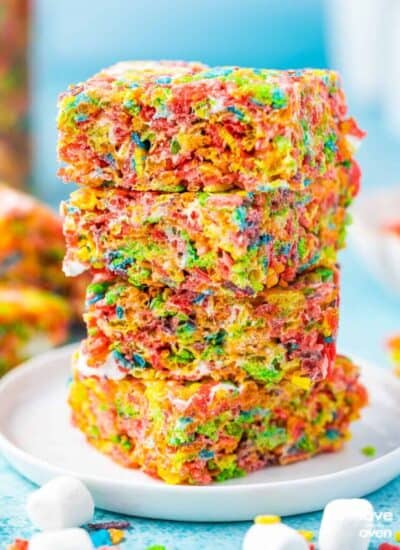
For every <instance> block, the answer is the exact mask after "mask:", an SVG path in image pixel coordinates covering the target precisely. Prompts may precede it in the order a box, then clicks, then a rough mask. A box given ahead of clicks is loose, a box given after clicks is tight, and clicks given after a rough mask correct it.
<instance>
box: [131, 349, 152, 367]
mask: <svg viewBox="0 0 400 550" xmlns="http://www.w3.org/2000/svg"><path fill="white" fill-rule="evenodd" d="M132 361H133V363H134V365H135V367H140V368H141V369H144V368H146V367H148V366H149V364H148V362H147V361H146V359H143V357H142V356H141V355H139V354H138V353H134V354H133V355H132Z"/></svg>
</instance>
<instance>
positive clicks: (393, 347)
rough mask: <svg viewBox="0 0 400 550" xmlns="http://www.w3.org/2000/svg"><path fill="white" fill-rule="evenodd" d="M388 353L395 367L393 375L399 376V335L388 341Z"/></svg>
mask: <svg viewBox="0 0 400 550" xmlns="http://www.w3.org/2000/svg"><path fill="white" fill-rule="evenodd" d="M388 348H389V353H390V356H391V358H392V361H393V363H394V367H395V373H396V374H397V375H398V376H400V334H398V335H397V336H393V337H392V338H390V340H389V341H388Z"/></svg>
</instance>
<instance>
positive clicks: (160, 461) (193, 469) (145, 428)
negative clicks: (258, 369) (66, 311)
mask: <svg viewBox="0 0 400 550" xmlns="http://www.w3.org/2000/svg"><path fill="white" fill-rule="evenodd" d="M366 401H367V397H366V392H365V389H364V388H363V386H362V385H361V384H360V383H359V381H358V369H357V367H355V366H354V365H353V364H352V363H351V362H350V361H349V360H348V359H346V358H344V357H338V358H337V360H336V365H335V368H334V369H333V370H332V371H331V373H330V374H329V375H328V377H327V379H326V380H325V381H323V382H321V383H319V384H318V385H316V386H315V387H314V388H312V389H310V390H306V389H301V388H299V387H297V386H295V385H293V384H291V383H285V384H280V385H279V387H277V388H274V390H273V391H270V390H268V389H267V388H266V387H265V386H262V385H257V384H256V383H255V382H252V381H247V382H243V383H241V384H234V383H232V382H225V383H223V382H222V383H221V382H214V381H204V382H200V383H196V382H193V383H179V382H176V381H157V382H156V381H151V382H142V381H139V380H136V379H133V378H131V379H125V380H120V381H116V380H106V379H104V378H103V379H99V378H96V377H84V376H82V375H80V374H79V373H75V376H74V381H73V382H72V385H71V387H70V398H69V402H70V406H71V408H72V414H73V421H74V423H75V425H76V426H77V427H78V428H79V429H80V430H81V431H83V432H84V433H85V434H86V437H87V439H88V441H89V442H90V443H91V444H92V445H94V446H95V447H97V448H98V449H99V450H100V451H102V452H103V453H106V454H108V455H110V456H111V458H112V459H113V460H115V461H117V462H119V463H121V464H123V465H124V466H127V467H132V468H141V469H142V470H143V471H144V472H146V473H148V474H150V475H152V476H154V477H159V478H161V479H163V480H164V481H166V482H167V483H189V484H207V483H210V482H211V481H213V480H216V481H223V480H226V479H229V478H233V477H239V476H243V475H245V474H246V473H248V472H252V471H254V470H257V469H260V468H263V467H266V466H270V465H273V464H287V463H290V462H295V461H298V460H304V459H306V458H309V457H311V456H313V455H315V454H317V453H321V452H328V451H336V450H338V449H340V448H341V447H342V446H343V444H344V442H345V441H346V440H347V439H348V437H349V433H348V426H349V423H350V422H351V421H352V420H354V419H356V418H358V416H359V411H360V409H361V408H362V407H363V406H364V405H365V404H366Z"/></svg>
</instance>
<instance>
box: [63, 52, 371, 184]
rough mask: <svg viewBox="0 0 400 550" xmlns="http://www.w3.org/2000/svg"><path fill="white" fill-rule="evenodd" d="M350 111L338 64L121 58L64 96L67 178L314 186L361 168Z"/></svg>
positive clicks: (357, 135) (89, 181)
mask: <svg viewBox="0 0 400 550" xmlns="http://www.w3.org/2000/svg"><path fill="white" fill-rule="evenodd" d="M346 112H347V108H346V104H345V98H344V94H343V91H342V89H341V87H340V82H339V77H338V75H337V73H335V72H333V71H328V70H319V69H305V70H295V71H277V70H265V69H249V68H239V67H216V68H209V67H205V66H204V65H200V64H193V63H186V64H185V63H175V62H161V63H154V62H150V63H149V62H125V63H119V64H117V65H115V66H113V67H111V68H109V69H105V70H103V71H101V72H100V73H99V74H97V75H95V76H94V77H92V78H90V79H89V80H88V81H86V82H84V83H81V84H77V85H75V86H71V87H70V88H69V90H68V91H67V92H65V93H64V94H63V95H62V96H61V97H60V100H59V116H58V129H59V143H58V154H59V158H60V160H61V161H62V162H63V163H65V166H64V167H63V168H61V170H60V175H61V176H62V177H63V178H64V179H65V180H66V181H72V182H77V183H79V184H84V185H92V186H93V185H94V186H98V185H106V186H107V187H124V188H126V189H131V190H132V189H133V190H138V191H148V190H157V191H168V192H171V191H182V190H190V191H195V190H202V189H203V190H206V191H218V190H219V191H220V190H227V189H231V188H241V189H245V190H246V191H265V190H270V189H276V188H289V189H303V188H304V187H306V186H307V185H308V184H309V183H310V182H311V181H313V180H314V179H316V178H317V177H320V176H321V175H322V176H325V175H326V176H329V175H332V176H333V177H335V173H336V170H337V168H338V167H342V166H344V167H346V168H348V169H351V167H352V166H353V160H352V157H353V152H354V140H359V139H360V138H362V137H363V135H364V134H363V133H362V132H361V131H360V130H359V129H358V128H357V126H356V124H355V122H354V121H353V120H352V119H348V118H346V117H347V115H346ZM355 169H356V170H357V168H355Z"/></svg>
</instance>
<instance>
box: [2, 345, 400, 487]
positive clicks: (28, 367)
mask: <svg viewBox="0 0 400 550" xmlns="http://www.w3.org/2000/svg"><path fill="white" fill-rule="evenodd" d="M77 345H78V343H77V342H74V343H72V344H68V345H66V346H62V347H58V348H55V349H52V350H49V351H47V352H45V353H42V354H40V355H37V356H36V357H33V358H32V359H29V360H28V361H25V362H24V363H21V364H20V365H19V366H18V367H16V368H14V369H12V370H11V371H10V372H8V373H6V374H5V375H4V376H3V377H2V378H1V380H0V398H1V394H2V393H3V392H4V391H6V388H7V386H8V385H11V384H13V383H14V382H15V381H16V380H18V378H22V377H23V376H24V375H25V374H28V373H30V372H31V371H34V370H36V369H40V368H42V363H43V361H46V360H50V359H52V360H54V358H55V357H57V356H64V357H65V356H66V355H67V354H71V353H72V352H73V350H74V349H76V347H77ZM350 355H352V354H350ZM353 357H354V355H353ZM354 361H355V362H356V363H357V364H360V365H361V372H362V371H363V370H364V369H365V370H367V371H368V372H373V373H375V375H377V374H378V373H379V377H380V378H382V379H387V381H388V382H389V381H390V383H391V384H395V385H397V386H398V390H399V392H400V380H398V379H397V378H396V377H395V376H394V374H392V373H391V371H390V370H389V369H387V368H384V367H377V366H375V365H374V364H373V363H371V362H370V361H368V360H363V359H359V358H357V357H356V358H354ZM55 368H57V367H55ZM361 378H362V374H361ZM0 453H1V454H2V455H3V457H4V458H5V460H6V461H7V463H8V464H10V466H11V467H12V468H13V469H15V470H17V471H18V473H19V474H20V475H21V472H19V470H18V469H16V468H14V466H13V464H12V462H11V461H10V460H9V456H10V455H11V456H17V457H18V458H19V459H20V460H22V461H23V462H24V463H25V464H26V463H29V464H32V465H34V466H35V467H37V468H40V469H43V468H46V469H47V470H48V471H51V472H56V473H57V475H72V476H75V477H76V476H77V474H76V473H74V472H73V471H71V470H68V469H67V468H64V467H60V466H55V465H53V464H51V463H50V462H48V461H46V460H44V459H42V458H38V457H36V456H34V455H32V454H30V453H29V452H28V451H25V450H23V449H21V448H20V447H18V446H17V445H16V444H14V443H13V442H12V441H10V440H9V438H8V437H6V435H5V434H4V433H3V432H2V431H1V429H0ZM395 457H397V458H399V459H400V445H399V446H398V447H397V448H395V449H393V450H391V451H389V452H387V453H385V454H383V455H382V456H379V457H377V458H373V459H371V460H369V461H368V462H364V463H362V464H358V465H356V466H351V467H349V468H345V469H341V470H338V471H336V472H330V473H327V474H319V475H316V476H313V477H302V478H298V479H292V480H280V481H260V482H257V483H246V482H243V481H242V482H241V484H237V485H233V484H232V485H228V484H224V483H213V484H210V485H179V484H176V485H173V484H167V483H164V482H163V481H162V480H156V479H154V478H151V476H148V477H149V480H152V481H156V482H157V483H155V484H151V483H148V482H146V481H141V480H123V481H121V480H110V479H107V478H105V477H101V476H97V475H93V474H78V477H79V478H80V479H81V480H83V481H84V482H87V483H88V484H102V485H105V486H108V487H115V486H123V487H126V486H130V487H135V488H137V489H143V490H146V491H156V492H157V493H158V492H159V491H162V492H163V493H168V492H171V491H173V492H174V493H176V492H179V493H184V494H189V495H190V494H194V493H195V492H199V491H203V492H207V493H210V492H212V493H219V494H220V493H222V492H226V493H235V492H238V491H239V492H241V491H243V490H251V491H254V492H260V491H265V490H266V489H267V488H270V487H273V489H279V488H280V487H287V485H288V484H290V485H291V487H295V486H297V485H298V486H304V484H305V483H307V485H309V486H310V487H311V486H312V485H314V484H319V483H321V482H324V481H328V480H329V478H331V477H332V476H335V478H337V477H339V478H344V477H348V476H352V475H353V474H355V473H358V472H359V471H360V470H361V471H363V473H364V474H365V475H367V474H368V471H369V470H371V469H372V470H374V469H375V468H382V467H384V466H385V464H386V463H387V462H390V463H391V462H392V461H393V460H394V458H395ZM133 471H138V472H141V470H139V469H134V470H133ZM399 471H400V465H399ZM142 473H143V475H146V474H145V473H144V472H142ZM22 475H23V474H22Z"/></svg>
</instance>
